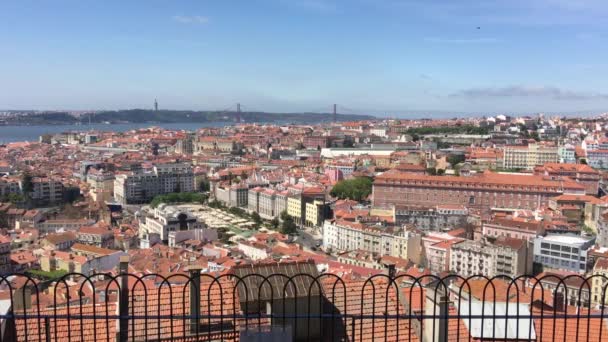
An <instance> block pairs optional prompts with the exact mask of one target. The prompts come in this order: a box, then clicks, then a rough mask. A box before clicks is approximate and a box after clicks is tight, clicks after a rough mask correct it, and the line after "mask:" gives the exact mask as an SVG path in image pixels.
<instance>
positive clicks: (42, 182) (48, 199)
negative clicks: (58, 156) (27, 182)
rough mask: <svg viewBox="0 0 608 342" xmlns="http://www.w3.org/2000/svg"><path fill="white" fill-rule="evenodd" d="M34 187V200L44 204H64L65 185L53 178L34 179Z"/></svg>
mask: <svg viewBox="0 0 608 342" xmlns="http://www.w3.org/2000/svg"><path fill="white" fill-rule="evenodd" d="M22 186H23V185H22ZM32 186H33V191H32V194H31V196H32V200H34V201H38V202H42V203H60V202H63V183H61V182H60V181H58V180H54V179H51V178H34V179H32Z"/></svg>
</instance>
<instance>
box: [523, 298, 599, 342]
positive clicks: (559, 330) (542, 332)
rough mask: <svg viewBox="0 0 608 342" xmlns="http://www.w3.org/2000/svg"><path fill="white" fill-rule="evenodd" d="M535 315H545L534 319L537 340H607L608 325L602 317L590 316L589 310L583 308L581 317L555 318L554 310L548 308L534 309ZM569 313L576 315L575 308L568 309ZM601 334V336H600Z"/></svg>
mask: <svg viewBox="0 0 608 342" xmlns="http://www.w3.org/2000/svg"><path fill="white" fill-rule="evenodd" d="M564 313H565V312H556V313H555V314H557V315H563V314H564ZM532 314H533V315H541V314H542V315H543V318H542V319H541V318H536V319H534V329H536V336H537V337H539V338H537V341H540V342H545V341H547V342H553V341H597V342H600V341H605V340H606V337H607V336H608V327H607V326H606V322H605V318H604V321H602V319H600V318H588V317H587V315H588V310H587V309H581V312H580V319H578V318H574V319H572V318H570V319H564V318H556V319H554V318H553V315H554V312H553V310H547V309H546V308H544V310H543V309H539V308H537V307H534V308H533V309H532ZM567 314H569V315H576V314H577V312H576V310H574V309H570V310H568V311H567ZM592 314H600V311H592ZM600 336H601V338H600Z"/></svg>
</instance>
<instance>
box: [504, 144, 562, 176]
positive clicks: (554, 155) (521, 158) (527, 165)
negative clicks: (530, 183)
mask: <svg viewBox="0 0 608 342" xmlns="http://www.w3.org/2000/svg"><path fill="white" fill-rule="evenodd" d="M559 160H560V155H559V153H558V148H557V147H544V146H539V145H537V144H533V145H528V146H506V147H505V153H504V157H503V167H504V168H505V169H525V170H533V169H534V167H535V166H537V165H543V164H545V163H557V162H559Z"/></svg>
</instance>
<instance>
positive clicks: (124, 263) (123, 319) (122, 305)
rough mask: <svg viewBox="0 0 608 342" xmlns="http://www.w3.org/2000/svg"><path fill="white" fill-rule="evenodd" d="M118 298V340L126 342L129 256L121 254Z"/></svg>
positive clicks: (127, 334) (127, 332)
mask: <svg viewBox="0 0 608 342" xmlns="http://www.w3.org/2000/svg"><path fill="white" fill-rule="evenodd" d="M119 269H120V275H121V279H120V297H119V298H120V299H119V305H118V308H119V313H120V318H119V321H120V328H119V331H118V333H119V336H118V340H119V341H120V342H127V340H128V338H129V318H128V316H129V276H128V273H129V256H128V255H123V256H121V257H120V266H119Z"/></svg>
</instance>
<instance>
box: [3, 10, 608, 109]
mask: <svg viewBox="0 0 608 342" xmlns="http://www.w3.org/2000/svg"><path fill="white" fill-rule="evenodd" d="M607 15H608V8H606V6H603V4H602V3H601V2H600V1H593V0H591V1H579V2H577V3H570V2H566V1H562V0H537V1H510V2H508V3H502V2H489V3H488V2H486V3H484V4H476V3H474V2H472V1H464V2H459V3H458V4H453V3H450V2H447V1H434V2H432V3H427V2H422V1H388V0H382V1H366V0H359V1H338V0H335V1H332V0H293V1H283V0H264V1H258V2H255V3H239V4H238V5H235V4H227V3H225V2H222V3H220V2H212V1H172V2H165V1H160V0H158V1H157V0H154V1H146V2H145V3H144V2H140V1H137V2H130V3H124V2H119V1H105V2H103V3H101V2H87V3H83V2H80V1H68V0H66V1H59V2H53V3H34V2H32V1H19V2H17V1H9V2H5V3H2V4H0V22H2V24H0V25H2V27H3V28H4V29H3V30H0V53H1V54H2V55H3V63H2V65H0V73H1V74H2V75H3V80H4V82H3V83H2V85H0V107H2V108H6V109H41V110H60V109H61V110H87V109H99V110H102V109H110V110H111V109H121V108H151V102H152V101H153V99H154V98H158V99H159V103H160V107H161V108H172V109H208V110H214V109H217V110H221V109H223V108H226V107H228V106H230V105H231V104H233V103H236V102H241V103H245V104H248V106H249V109H250V110H252V111H268V112H299V111H318V110H319V109H321V108H325V107H328V108H327V109H328V110H327V111H328V112H329V111H330V110H329V109H330V108H329V107H330V105H331V104H332V103H341V104H343V105H344V106H345V107H349V108H352V109H354V111H353V112H358V113H369V114H375V115H379V114H385V113H386V114H389V115H390V114H391V113H393V114H395V115H399V113H402V112H406V111H411V112H416V111H438V112H452V113H462V114H469V113H500V112H507V113H534V112H549V113H555V112H556V113H577V112H585V113H588V112H604V111H605V110H604V108H606V105H607V104H608V89H606V87H605V86H604V85H603V84H602V77H601V75H603V74H604V73H605V71H606V63H605V62H604V61H603V60H602V58H601V57H602V56H603V55H604V53H603V52H604V51H603V50H605V47H604V46H605V44H603V43H604V42H605V41H606V37H605V35H604V32H605V28H606V27H605V24H603V23H602V19H604V18H605V17H606V16H607Z"/></svg>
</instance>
